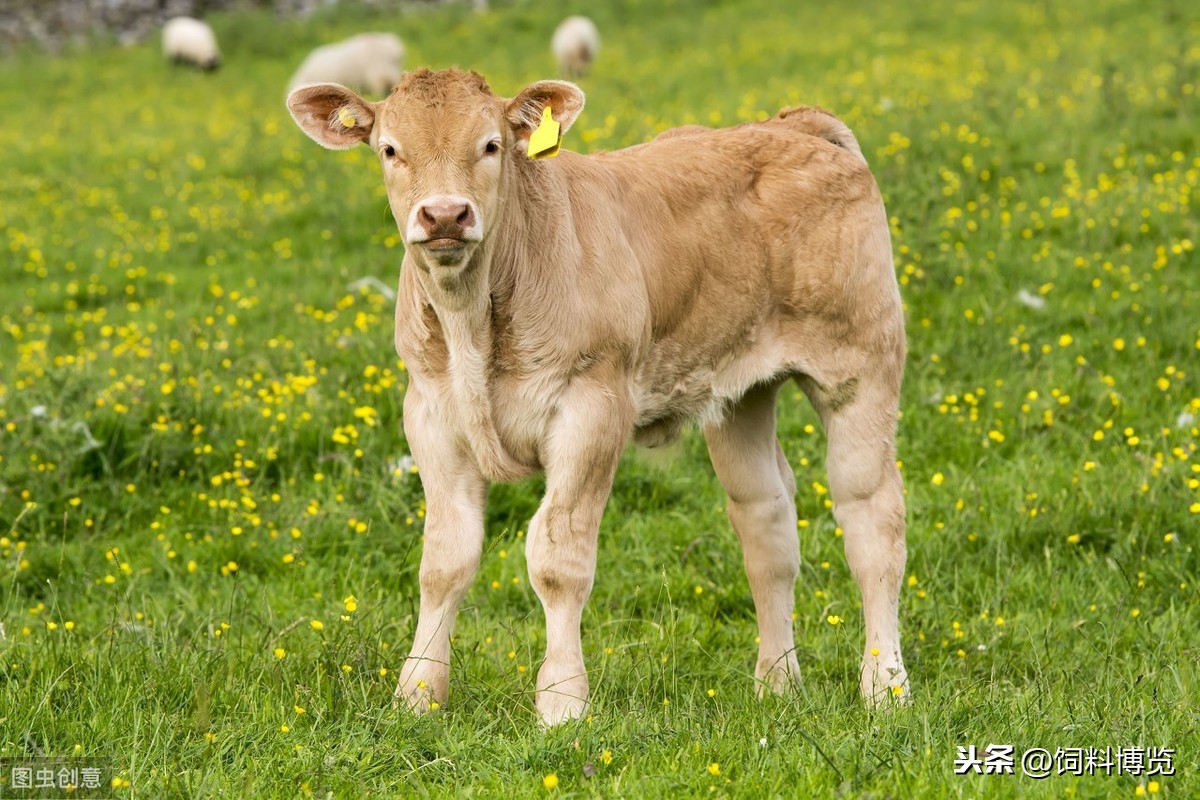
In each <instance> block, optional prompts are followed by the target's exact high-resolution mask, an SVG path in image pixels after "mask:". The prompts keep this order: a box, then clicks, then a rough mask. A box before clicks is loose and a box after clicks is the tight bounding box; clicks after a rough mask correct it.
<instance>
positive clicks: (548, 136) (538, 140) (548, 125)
mask: <svg viewBox="0 0 1200 800" xmlns="http://www.w3.org/2000/svg"><path fill="white" fill-rule="evenodd" d="M558 129H559V126H558V123H557V122H555V121H554V117H552V116H551V115H550V106H546V107H545V108H543V109H542V123H541V124H540V125H538V126H537V130H536V131H534V132H533V134H532V135H531V136H530V137H529V157H530V158H554V157H555V156H556V155H558V147H559V145H561V144H562V135H561V134H560V133H559V132H558Z"/></svg>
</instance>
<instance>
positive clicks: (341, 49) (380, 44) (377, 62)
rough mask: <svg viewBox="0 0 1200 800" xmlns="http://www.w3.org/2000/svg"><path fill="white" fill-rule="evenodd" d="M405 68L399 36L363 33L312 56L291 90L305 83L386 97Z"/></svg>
mask: <svg viewBox="0 0 1200 800" xmlns="http://www.w3.org/2000/svg"><path fill="white" fill-rule="evenodd" d="M403 65H404V44H403V43H402V42H401V41H400V38H399V37H398V36H395V35H394V34H391V33H360V34H358V35H357V36H351V37H350V38H349V39H345V40H343V41H340V42H337V43H335V44H327V45H324V46H323V47H318V48H317V49H316V50H313V51H312V52H311V53H309V54H308V58H306V59H304V63H303V64H301V65H300V69H298V70H296V74H295V75H293V76H292V80H291V82H290V83H289V84H288V90H289V91H291V90H292V89H295V88H296V87H297V86H302V85H304V84H306V83H340V84H342V85H343V86H348V87H350V88H351V89H359V90H361V91H366V92H369V93H371V94H376V95H382V94H387V93H388V92H389V91H391V89H392V87H393V86H395V85H396V84H397V83H399V82H400V73H401V72H402V71H403V69H404V66H403Z"/></svg>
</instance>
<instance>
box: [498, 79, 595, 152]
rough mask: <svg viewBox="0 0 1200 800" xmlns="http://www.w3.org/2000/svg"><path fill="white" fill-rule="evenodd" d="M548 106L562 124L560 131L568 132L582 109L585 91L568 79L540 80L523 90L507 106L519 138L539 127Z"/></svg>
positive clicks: (528, 135) (506, 112)
mask: <svg viewBox="0 0 1200 800" xmlns="http://www.w3.org/2000/svg"><path fill="white" fill-rule="evenodd" d="M546 106H549V107H550V115H551V116H552V117H553V118H554V121H555V122H557V123H558V124H559V130H560V133H566V132H567V129H569V128H570V127H571V123H573V122H574V121H575V118H576V117H578V116H579V112H581V111H583V90H582V89H580V88H579V87H578V86H576V85H575V84H573V83H569V82H567V81H538V82H537V83H531V84H529V85H528V86H526V87H525V88H524V89H522V90H521V93H520V94H518V95H517V96H516V97H514V98H513V99H512V100H509V101H508V105H507V106H506V107H505V109H504V116H505V117H506V118H507V119H508V123H509V124H510V125H512V127H513V131H514V132H515V133H516V134H517V138H518V139H528V138H529V137H530V136H531V135H532V134H533V132H534V131H535V130H537V127H538V125H540V124H541V122H542V110H543V109H544V108H546Z"/></svg>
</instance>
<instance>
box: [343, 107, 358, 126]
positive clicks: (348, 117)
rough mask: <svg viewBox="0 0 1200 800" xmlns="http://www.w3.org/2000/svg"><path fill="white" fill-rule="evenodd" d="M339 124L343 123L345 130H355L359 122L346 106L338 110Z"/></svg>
mask: <svg viewBox="0 0 1200 800" xmlns="http://www.w3.org/2000/svg"><path fill="white" fill-rule="evenodd" d="M338 122H340V123H342V127H343V128H353V127H354V126H355V125H357V124H358V120H356V119H355V118H354V115H353V114H351V113H350V109H348V108H346V107H345V106H342V107H341V108H339V109H338Z"/></svg>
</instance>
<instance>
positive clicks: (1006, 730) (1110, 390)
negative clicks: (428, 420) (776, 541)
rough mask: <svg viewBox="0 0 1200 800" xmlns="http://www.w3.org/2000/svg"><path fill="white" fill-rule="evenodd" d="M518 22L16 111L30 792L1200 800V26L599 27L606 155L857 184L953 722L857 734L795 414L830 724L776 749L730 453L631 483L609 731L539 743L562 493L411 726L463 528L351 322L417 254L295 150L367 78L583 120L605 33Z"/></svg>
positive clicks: (812, 444) (6, 187)
mask: <svg viewBox="0 0 1200 800" xmlns="http://www.w3.org/2000/svg"><path fill="white" fill-rule="evenodd" d="M494 5H495V6H496V8H494V9H493V11H491V12H490V13H488V14H486V15H484V16H479V17H477V16H475V15H474V14H473V13H471V12H470V10H469V8H468V7H465V6H464V7H457V6H455V7H446V8H441V9H436V10H429V11H422V12H411V13H408V14H405V15H401V16H391V17H382V16H374V15H371V14H369V13H368V12H365V11H348V12H347V11H343V12H342V13H341V15H340V16H328V15H327V16H318V17H315V18H313V19H310V20H308V21H305V22H295V23H280V22H277V21H275V20H274V19H272V18H271V17H269V16H266V15H255V14H244V15H234V16H218V17H215V18H213V19H212V20H211V21H212V23H213V25H214V27H215V28H216V30H217V33H218V36H219V37H220V39H221V41H222V44H223V49H224V51H225V63H226V66H225V67H224V68H223V69H222V70H221V71H220V72H218V73H216V74H213V75H203V74H198V73H192V72H189V71H186V70H176V69H171V68H169V67H168V66H167V65H166V64H164V63H162V61H161V57H160V55H159V52H158V49H157V43H155V42H150V43H147V44H145V45H142V46H139V47H135V48H132V49H118V48H114V47H109V46H106V45H97V46H96V47H93V48H90V49H88V50H86V51H82V52H78V53H75V54H71V55H68V56H64V57H60V58H52V57H48V56H43V55H40V54H36V53H21V54H17V55H16V56H13V57H12V58H9V59H8V60H5V61H0V107H3V108H4V109H5V111H4V114H3V119H4V124H3V125H0V154H2V155H0V159H2V163H3V169H0V231H2V234H3V237H4V238H3V241H2V242H0V250H2V252H3V262H0V263H2V266H0V270H2V273H0V274H2V275H3V284H2V285H3V299H2V300H0V557H2V559H0V624H2V627H0V758H28V757H32V756H37V755H44V756H87V757H93V758H102V759H104V758H107V759H111V760H112V764H113V766H114V769H115V771H116V776H117V777H116V781H115V785H116V788H115V789H114V790H113V794H114V795H115V796H116V797H125V796H143V797H159V796H170V797H185V796H196V797H208V796H218V795H219V796H225V797H241V796H247V797H248V796H267V797H296V796H309V795H311V796H318V797H326V796H332V797H364V796H379V797H390V796H403V797H409V796H418V797H420V796H427V797H443V796H463V797H468V796H476V797H495V796H506V797H544V796H562V797H593V796H595V797H629V798H641V797H648V796H651V797H652V796H659V797H677V796H678V797H683V796H702V797H709V796H716V797H754V798H757V797H781V798H789V797H832V796H838V797H872V798H884V797H943V796H950V797H953V796H964V797H981V796H987V797H1022V798H1024V797H1108V796H1113V797H1134V796H1135V795H1142V794H1145V795H1152V794H1158V795H1161V796H1173V797H1180V798H1185V797H1196V796H1200V777H1198V769H1200V711H1198V707H1200V706H1198V699H1200V635H1198V632H1200V554H1198V551H1197V540H1198V537H1200V453H1198V452H1197V446H1198V445H1200V428H1198V425H1200V422H1197V421H1196V418H1200V382H1198V380H1197V378H1198V375H1200V358H1198V356H1200V276H1198V273H1197V268H1198V266H1200V265H1198V263H1197V256H1196V251H1195V242H1196V240H1197V238H1198V237H1200V231H1198V230H1197V227H1198V225H1197V213H1196V207H1195V198H1194V194H1195V191H1196V186H1197V183H1198V177H1200V151H1198V148H1197V136H1196V130H1197V125H1198V124H1200V117H1198V114H1197V111H1198V107H1197V84H1198V83H1200V45H1198V44H1197V42H1200V18H1198V16H1197V14H1196V12H1195V10H1194V8H1189V6H1188V4H1186V3H1184V2H1174V3H1171V2H1168V3H1141V2H1136V1H1135V0H1088V1H1087V2H1083V0H1079V1H1078V2H1049V0H1046V1H1044V2H1014V3H991V2H985V1H984V0H957V1H952V0H933V1H932V2H930V3H921V4H872V3H866V2H860V1H859V0H849V1H848V2H846V3H840V4H835V5H828V4H815V3H805V4H788V3H778V2H770V0H747V2H741V3H734V2H724V3H717V2H714V3H705V2H699V1H698V0H675V1H674V2H663V3H654V2H649V1H648V0H647V1H645V2H638V0H629V1H628V2H622V3H613V4H612V5H611V6H607V7H605V8H594V9H590V10H589V11H588V13H590V14H592V16H593V17H594V18H595V19H596V21H597V23H598V24H599V26H600V29H601V31H602V34H603V36H604V50H603V52H602V54H601V56H600V58H599V60H598V62H597V64H596V66H595V72H594V75H593V77H590V78H588V79H585V80H584V81H583V82H582V86H583V88H584V90H585V91H586V92H587V94H588V105H587V108H586V110H585V111H584V113H583V116H582V117H581V118H580V120H579V122H578V123H577V125H576V127H575V128H574V129H573V130H572V131H571V132H570V134H569V135H568V137H567V140H566V141H565V142H564V146H566V147H569V148H571V149H576V150H580V151H589V150H596V149H612V148H616V147H620V146H624V145H627V144H632V143H635V142H640V141H643V140H645V139H647V138H649V137H651V136H653V135H654V134H655V133H656V132H657V131H660V130H662V129H665V128H667V127H671V126H674V125H679V124H685V123H689V122H700V123H703V124H727V123H734V122H737V121H743V120H749V119H757V118H761V117H764V116H766V115H768V114H770V113H773V112H774V111H775V110H776V109H778V108H779V107H781V106H784V105H789V104H797V103H809V104H818V105H822V106H825V107H827V108H830V109H833V110H835V111H836V112H837V113H839V114H840V115H841V116H842V117H843V118H844V119H846V121H847V122H848V123H849V124H850V125H851V127H852V128H854V130H855V131H856V133H857V135H858V137H859V139H860V141H861V142H862V144H863V149H864V152H865V153H866V155H867V158H868V160H869V161H870V162H871V164H872V167H873V170H874V172H875V174H876V176H877V179H878V181H879V183H880V186H881V187H882V189H883V192H884V196H885V198H886V201H887V205H888V209H889V213H890V214H891V217H892V226H893V232H894V246H895V252H896V269H897V273H898V275H899V276H900V281H901V284H902V286H901V290H902V292H903V295H904V298H905V303H906V309H907V314H908V330H909V344H910V351H911V357H910V360H909V367H908V372H907V377H906V384H905V390H904V400H903V407H904V411H903V417H902V419H901V420H900V426H899V434H900V435H899V450H900V457H901V458H902V460H903V473H904V475H905V480H906V483H907V487H908V508H909V562H908V571H907V578H906V586H905V589H904V592H903V595H902V608H901V630H902V635H903V637H904V638H903V641H904V644H905V657H906V660H907V663H908V668H909V672H910V678H911V681H912V689H913V696H914V703H913V705H912V706H911V707H909V708H903V709H899V710H895V711H892V712H890V713H874V712H869V711H867V710H866V709H865V708H863V707H862V705H861V703H860V701H859V699H858V697H857V670H858V662H859V654H860V651H861V640H862V623H861V614H860V609H859V601H858V592H857V588H856V587H855V585H854V582H853V580H852V578H851V576H850V574H849V572H848V569H847V567H846V566H845V561H844V558H843V556H842V552H841V551H842V548H841V542H840V541H839V534H840V531H838V530H837V529H836V528H835V524H834V521H833V517H832V514H831V512H830V503H829V500H828V496H827V492H826V488H825V475H824V465H823V461H824V457H823V452H824V447H823V439H822V435H821V432H820V428H819V426H818V425H817V420H816V418H815V415H814V414H813V413H812V411H811V409H810V408H809V407H808V406H807V404H806V402H804V401H803V400H802V398H801V397H800V395H799V391H798V390H792V389H789V390H787V391H785V392H784V393H783V395H782V403H781V407H780V411H779V415H780V430H781V437H782V441H783V445H784V449H785V452H786V453H787V454H788V456H789V458H790V460H791V462H792V464H793V466H794V467H795V469H796V474H797V479H798V483H799V485H800V491H799V493H798V496H797V504H798V506H799V509H800V516H801V520H800V529H799V530H798V532H797V533H798V535H799V537H800V543H801V551H802V554H803V559H804V563H803V566H802V568H801V576H800V582H799V585H798V587H797V595H796V599H797V603H796V609H797V615H796V629H797V636H798V639H797V641H798V648H799V650H798V656H799V659H800V663H801V666H802V668H803V670H804V687H803V689H802V690H801V691H800V692H799V693H798V694H797V696H795V697H794V698H788V699H769V700H767V701H765V702H758V701H756V700H755V699H754V696H753V695H754V686H753V679H752V675H753V663H754V657H755V652H756V647H755V643H754V638H755V625H754V619H753V608H752V605H751V602H750V598H749V591H748V587H747V585H746V580H745V576H744V574H743V572H742V567H741V557H740V552H739V550H738V547H737V543H736V539H735V537H734V535H733V532H732V530H731V529H730V527H729V525H728V523H727V521H726V519H725V516H724V497H723V495H722V492H721V490H720V487H719V485H718V483H717V481H716V479H715V478H714V477H713V475H712V472H711V468H710V466H709V465H708V461H707V456H706V453H705V449H704V443H703V440H702V437H701V436H700V435H699V434H698V433H697V432H695V431H693V432H691V433H689V434H688V435H687V436H686V437H685V440H684V443H683V445H682V447H681V449H680V451H679V453H678V455H677V457H676V458H675V460H674V462H673V463H671V464H670V465H668V466H667V467H666V468H658V467H654V466H651V465H649V464H648V463H647V462H646V461H645V460H644V459H643V458H642V457H641V456H639V455H637V454H636V453H635V452H633V451H630V453H629V454H627V456H626V458H625V459H624V461H623V463H622V465H621V468H620V471H619V473H618V476H617V479H616V486H615V489H614V493H613V496H612V500H611V501H610V503H609V506H608V510H607V513H606V515H605V518H604V523H603V527H602V531H601V539H600V542H601V545H600V567H599V571H598V576H597V581H596V586H595V590H594V592H593V594H592V598H591V602H590V604H589V607H588V610H587V612H586V613H585V616H584V626H585V634H584V646H585V655H586V656H587V658H588V663H589V667H590V669H591V676H592V688H593V705H592V708H591V716H589V717H588V718H587V719H586V720H583V721H580V722H579V723H578V724H572V725H567V726H563V727H561V728H558V729H554V730H551V731H549V732H543V731H541V730H540V729H539V728H538V726H537V724H536V717H535V715H534V713H533V711H532V693H533V686H534V675H535V673H536V669H537V666H538V659H539V657H540V653H541V649H542V647H543V646H544V639H543V636H544V634H543V631H542V620H541V612H540V608H539V605H538V603H537V600H536V598H535V597H534V595H533V592H532V591H531V590H530V588H529V586H528V584H527V580H526V577H525V574H524V556H523V541H522V538H523V528H524V526H525V525H526V524H527V522H528V520H529V518H530V516H531V515H532V513H533V511H534V509H535V508H536V504H537V502H538V498H539V490H540V488H541V487H540V485H539V484H538V482H536V481H531V482H528V483H525V484H521V485H516V486H496V487H494V488H493V489H492V492H491V502H490V506H489V512H488V540H487V549H486V553H485V557H484V562H483V565H482V567H481V572H480V574H479V576H478V578H477V580H476V582H475V584H474V586H473V588H472V590H471V592H470V594H469V595H468V598H467V601H466V603H465V605H464V609H463V612H462V614H461V616H460V621H459V627H458V630H457V635H456V638H455V648H456V650H455V658H456V662H455V665H454V673H453V678H452V688H451V699H450V703H449V705H448V707H446V708H444V709H440V710H439V711H437V712H435V713H433V714H432V715H430V716H427V717H423V718H412V717H410V716H409V715H408V714H407V713H406V712H402V711H398V710H396V709H395V708H393V707H392V705H391V693H392V690H393V688H394V685H395V679H396V677H397V673H398V671H399V668H400V666H401V664H402V662H403V657H404V655H405V653H406V648H407V646H408V644H409V640H410V635H411V630H412V627H413V624H414V619H415V613H416V603H417V564H418V558H419V554H420V549H421V525H422V516H423V506H422V495H421V489H420V482H419V477H418V476H417V475H415V474H413V472H412V470H411V469H410V468H409V464H410V462H408V461H406V460H405V455H406V453H407V448H406V445H405V442H404V439H403V437H402V434H401V433H400V431H399V424H398V423H399V410H400V400H401V397H402V394H403V389H404V386H405V383H406V373H405V370H404V365H403V364H402V363H399V362H398V360H397V358H396V356H395V354H394V351H393V349H392V344H391V338H392V322H391V308H390V303H389V300H388V298H387V297H385V296H384V293H383V291H382V290H381V289H380V288H379V287H378V285H377V284H375V283H373V282H370V281H368V282H367V283H365V284H359V283H358V282H359V281H361V280H362V279H363V278H374V279H377V280H378V281H380V282H382V284H383V285H385V286H391V285H394V283H395V280H396V276H397V272H398V269H399V265H400V261H401V256H402V247H401V245H400V243H399V236H398V234H397V231H396V230H395V226H394V223H393V222H392V220H391V217H390V215H389V213H388V211H387V208H386V199H385V195H384V192H383V186H382V181H381V180H380V177H379V168H378V166H377V165H376V163H375V161H374V159H373V157H372V156H371V154H370V153H369V152H368V151H367V150H366V149H365V148H362V149H359V150H357V151H351V152H349V153H345V154H336V155H335V154H331V153H327V152H323V151H321V150H320V149H319V148H317V147H316V146H315V145H313V144H312V143H311V142H309V141H308V140H307V139H305V138H304V136H303V135H302V134H301V133H300V131H299V130H297V129H296V128H295V127H294V126H293V124H292V123H291V121H290V119H289V118H288V116H287V113H286V110H285V108H284V105H283V98H284V88H285V85H286V82H287V79H288V76H289V74H290V72H291V70H292V69H293V68H294V66H295V65H296V64H297V63H298V62H299V61H300V59H301V58H302V57H303V55H304V54H305V53H306V52H307V50H308V49H309V48H310V47H312V46H314V45H315V44H317V43H319V42H322V41H325V40H328V39H333V38H336V37H338V36H341V35H345V34H349V33H352V32H354V31H356V30H360V29H364V28H371V29H390V30H394V31H396V32H397V33H399V34H400V35H401V36H402V37H403V38H404V40H405V42H406V44H407V45H408V49H409V64H410V65H419V64H432V65H434V66H448V65H451V64H458V65H461V66H464V67H472V68H475V69H478V70H480V71H481V72H483V73H484V74H485V75H487V76H488V78H489V79H490V81H491V83H492V85H493V87H495V88H496V90H497V91H498V92H500V93H503V94H509V95H511V94H514V93H515V92H516V91H517V90H519V89H520V88H521V87H522V86H523V85H525V84H526V83H527V82H529V81H532V80H534V79H537V78H542V77H552V75H553V69H554V65H553V61H552V57H551V55H550V53H549V47H548V42H549V36H550V32H551V31H552V30H553V28H554V26H555V24H556V23H557V21H558V19H559V18H560V17H561V16H562V15H563V14H564V13H566V9H562V10H550V9H549V8H548V6H549V5H550V4H545V6H546V7H541V8H539V7H537V6H535V4H532V3H522V4H517V5H515V6H510V5H509V4H508V3H501V2H497V3H495V4H494ZM597 5H599V4H597ZM793 5H794V6H795V7H792V6H793ZM877 6H882V7H877ZM906 6H911V7H908V8H906ZM989 744H1009V745H1013V746H1014V748H1015V753H1016V755H1017V759H1018V762H1019V760H1020V755H1021V754H1022V753H1023V752H1025V751H1026V750H1028V749H1029V748H1035V747H1040V748H1046V749H1047V750H1049V751H1050V752H1051V753H1054V751H1055V750H1056V748H1099V749H1101V750H1103V748H1106V747H1112V748H1127V747H1136V748H1143V749H1144V748H1149V747H1155V748H1173V749H1174V750H1175V755H1174V769H1175V773H1176V774H1174V775H1173V776H1163V775H1155V776H1153V777H1151V776H1147V775H1144V774H1143V775H1140V776H1139V775H1129V774H1124V775H1119V776H1118V775H1116V774H1115V770H1113V772H1114V774H1112V775H1105V774H1103V769H1102V768H1101V769H1093V770H1092V771H1093V773H1095V774H1091V775H1086V774H1085V775H1082V776H1078V775H1072V774H1066V775H1051V776H1050V777H1048V778H1046V779H1044V780H1036V779H1033V778H1030V777H1027V776H1025V775H1023V774H1021V767H1020V764H1019V763H1018V764H1017V767H1016V774H1014V775H966V776H957V775H955V774H954V759H955V758H956V756H957V754H958V750H957V748H959V747H960V746H961V747H967V746H970V745H975V746H977V747H978V748H979V749H980V750H982V748H983V747H985V746H986V745H989ZM549 776H554V779H551V778H550V777H549ZM555 781H557V785H556V786H553V788H547V787H548V786H551V785H553V784H555Z"/></svg>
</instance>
